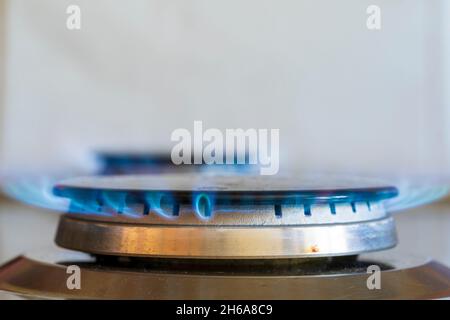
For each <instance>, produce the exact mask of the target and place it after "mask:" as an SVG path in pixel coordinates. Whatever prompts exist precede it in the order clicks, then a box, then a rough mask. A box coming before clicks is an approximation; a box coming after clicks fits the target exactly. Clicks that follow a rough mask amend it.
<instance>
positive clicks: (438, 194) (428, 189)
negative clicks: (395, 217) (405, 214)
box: [385, 183, 450, 212]
mask: <svg viewBox="0 0 450 320" xmlns="http://www.w3.org/2000/svg"><path fill="white" fill-rule="evenodd" d="M398 188H399V195H398V196H397V197H396V198H393V199H390V200H387V201H386V202H385V208H386V209H387V210H388V211H390V212H395V211H403V210H407V209H411V208H415V207H419V206H423V205H426V204H430V203H432V202H435V201H438V200H439V199H441V198H443V197H445V196H447V195H448V194H449V191H450V188H449V186H448V185H442V184H438V185H434V184H426V185H412V184H408V183H403V184H402V185H400V186H399V187H398Z"/></svg>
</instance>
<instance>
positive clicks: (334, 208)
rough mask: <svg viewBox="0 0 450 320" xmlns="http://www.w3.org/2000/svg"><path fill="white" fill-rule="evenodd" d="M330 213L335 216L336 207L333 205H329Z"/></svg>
mask: <svg viewBox="0 0 450 320" xmlns="http://www.w3.org/2000/svg"><path fill="white" fill-rule="evenodd" d="M330 211H331V214H336V205H335V204H334V203H330Z"/></svg>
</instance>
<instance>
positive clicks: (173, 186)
mask: <svg viewBox="0 0 450 320" xmlns="http://www.w3.org/2000/svg"><path fill="white" fill-rule="evenodd" d="M54 193H55V194H56V195H58V196H61V197H67V198H72V199H76V200H83V198H85V199H84V200H90V199H91V198H92V197H93V196H94V197H95V196H98V194H99V193H105V194H114V195H116V196H120V195H122V196H129V195H130V196H134V197H146V196H149V195H152V194H159V195H167V196H170V197H171V198H173V199H175V200H176V201H177V202H178V203H190V202H192V199H194V198H195V196H198V195H199V194H203V195H205V196H207V197H209V198H210V199H211V200H214V203H216V204H232V203H235V202H239V203H241V204H242V203H247V204H286V203H293V204H301V203H329V202H336V203H340V202H352V201H355V202H356V201H358V202H364V201H380V200H384V199H388V198H392V197H395V196H396V195H397V189H396V188H395V187H391V186H387V185H383V184H380V183H376V182H373V181H370V180H367V179H356V178H355V179H349V178H346V179H338V178H336V177H323V176H320V177H319V176H314V177H300V178H294V177H273V176H217V175H211V176H209V175H201V174H178V175H163V174H161V175H125V176H93V177H79V178H74V179H69V180H66V181H63V182H61V183H59V184H58V185H57V186H56V187H55V188H54Z"/></svg>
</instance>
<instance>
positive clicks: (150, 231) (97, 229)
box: [56, 215, 397, 259]
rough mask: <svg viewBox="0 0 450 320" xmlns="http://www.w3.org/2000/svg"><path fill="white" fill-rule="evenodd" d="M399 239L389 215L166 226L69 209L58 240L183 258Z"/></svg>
mask: <svg viewBox="0 0 450 320" xmlns="http://www.w3.org/2000/svg"><path fill="white" fill-rule="evenodd" d="M396 242H397V239H396V233H395V224H394V220H393V218H392V217H390V216H386V217H385V218H382V219H379V220H373V221H367V222H357V223H346V224H332V225H325V224H324V225H308V226H283V227H282V226H247V227H245V226H240V227H237V226H228V227H224V226H220V227H207V226H167V225H145V224H139V220H137V221H136V223H135V224H127V223H117V222H114V221H110V222H106V221H104V222H98V221H95V220H94V221H92V220H85V219H79V218H78V217H77V216H76V215H64V216H62V217H61V221H60V225H59V228H58V232H57V235H56V243H57V244H58V245H59V246H61V247H63V248H68V249H72V250H79V251H83V252H90V253H97V254H106V255H119V256H120V255H123V256H154V257H179V258H214V259H225V258H241V259H251V258H274V257H277V258H292V257H322V256H339V255H352V254H357V253H361V252H368V251H376V250H383V249H387V248H391V247H393V246H395V244H396Z"/></svg>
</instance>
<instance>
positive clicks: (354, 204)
mask: <svg viewBox="0 0 450 320" xmlns="http://www.w3.org/2000/svg"><path fill="white" fill-rule="evenodd" d="M350 205H351V206H352V211H353V212H355V213H356V203H355V202H354V201H352V202H351V203H350Z"/></svg>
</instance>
